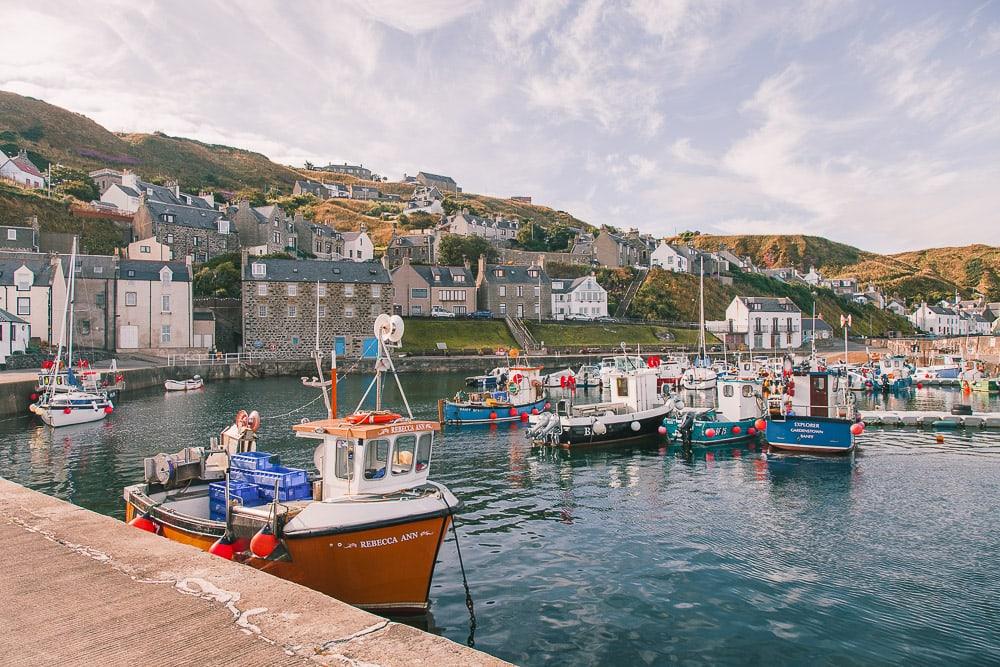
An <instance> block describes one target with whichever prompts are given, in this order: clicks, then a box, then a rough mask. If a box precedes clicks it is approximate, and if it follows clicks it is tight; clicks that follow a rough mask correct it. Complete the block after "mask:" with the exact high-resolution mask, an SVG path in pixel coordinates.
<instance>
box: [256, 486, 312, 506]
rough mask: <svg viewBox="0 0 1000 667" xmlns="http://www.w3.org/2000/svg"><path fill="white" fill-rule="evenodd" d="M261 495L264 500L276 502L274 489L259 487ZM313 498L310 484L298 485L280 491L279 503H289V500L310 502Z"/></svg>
mask: <svg viewBox="0 0 1000 667" xmlns="http://www.w3.org/2000/svg"><path fill="white" fill-rule="evenodd" d="M258 489H259V491H260V495H261V497H262V498H264V499H265V500H267V501H268V502H271V501H273V500H274V487H273V486H272V487H270V488H269V487H266V486H261V487H258ZM312 497H313V494H312V485H310V484H309V483H308V482H307V483H305V484H296V485H294V486H289V487H285V488H283V489H278V501H279V502H287V501H289V500H309V499H311V498H312Z"/></svg>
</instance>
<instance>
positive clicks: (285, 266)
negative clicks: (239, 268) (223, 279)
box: [243, 258, 392, 284]
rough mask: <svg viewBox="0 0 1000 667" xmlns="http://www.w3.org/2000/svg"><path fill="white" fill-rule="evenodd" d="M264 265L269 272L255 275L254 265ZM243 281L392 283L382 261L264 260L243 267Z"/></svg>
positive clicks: (257, 260)
mask: <svg viewBox="0 0 1000 667" xmlns="http://www.w3.org/2000/svg"><path fill="white" fill-rule="evenodd" d="M254 264H263V265H264V266H265V267H266V273H265V275H263V276H255V275H253V265H254ZM243 280H251V281H254V280H257V281H268V282H284V283H315V282H323V283H383V284H391V283H392V280H391V279H390V278H389V272H388V271H387V270H386V269H385V267H384V266H382V264H381V263H380V262H351V261H328V260H321V259H317V260H307V259H270V258H268V259H264V258H258V259H255V260H253V261H248V262H247V263H246V264H245V265H244V266H243Z"/></svg>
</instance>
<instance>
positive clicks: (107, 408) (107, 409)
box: [104, 405, 115, 415]
mask: <svg viewBox="0 0 1000 667" xmlns="http://www.w3.org/2000/svg"><path fill="white" fill-rule="evenodd" d="M114 411H115V409H114V408H113V407H111V406H110V405H106V406H104V414H106V415H110V414H111V413H112V412H114Z"/></svg>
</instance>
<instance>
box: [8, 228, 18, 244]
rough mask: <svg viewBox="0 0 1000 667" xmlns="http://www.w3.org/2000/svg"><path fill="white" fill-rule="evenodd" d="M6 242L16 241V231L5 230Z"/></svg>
mask: <svg viewBox="0 0 1000 667" xmlns="http://www.w3.org/2000/svg"><path fill="white" fill-rule="evenodd" d="M7 240H8V241H16V240H17V230H16V229H8V230H7Z"/></svg>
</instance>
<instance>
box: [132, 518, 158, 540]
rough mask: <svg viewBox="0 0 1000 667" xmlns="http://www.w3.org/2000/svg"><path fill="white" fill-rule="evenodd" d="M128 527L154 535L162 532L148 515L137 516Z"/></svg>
mask: <svg viewBox="0 0 1000 667" xmlns="http://www.w3.org/2000/svg"><path fill="white" fill-rule="evenodd" d="M128 525H130V526H132V527H133V528H138V529H139V530H145V531H146V532H147V533H153V534H154V535H155V534H156V533H158V532H160V527H159V526H157V525H156V522H155V521H153V520H152V519H150V518H149V515H148V514H140V515H137V516H135V517H134V518H133V519H132V520H131V521H129V522H128Z"/></svg>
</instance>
